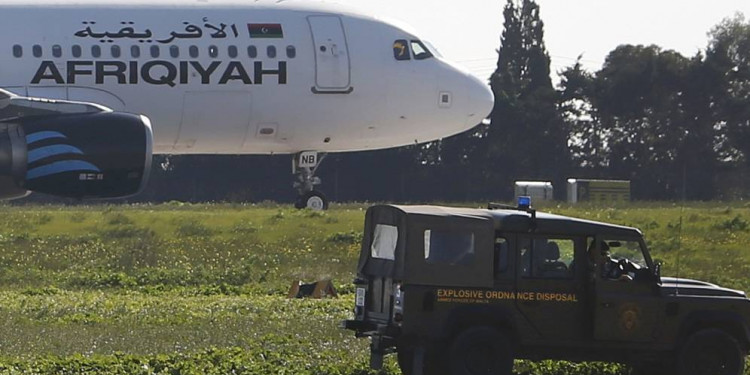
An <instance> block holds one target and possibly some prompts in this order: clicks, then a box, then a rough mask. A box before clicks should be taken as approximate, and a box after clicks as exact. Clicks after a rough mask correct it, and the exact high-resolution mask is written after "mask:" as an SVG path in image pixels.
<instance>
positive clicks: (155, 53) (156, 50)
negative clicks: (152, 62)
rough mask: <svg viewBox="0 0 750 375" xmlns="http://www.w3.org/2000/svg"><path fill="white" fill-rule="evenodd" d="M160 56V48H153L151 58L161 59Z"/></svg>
mask: <svg viewBox="0 0 750 375" xmlns="http://www.w3.org/2000/svg"><path fill="white" fill-rule="evenodd" d="M160 54H161V51H160V50H159V46H151V57H159V55H160Z"/></svg>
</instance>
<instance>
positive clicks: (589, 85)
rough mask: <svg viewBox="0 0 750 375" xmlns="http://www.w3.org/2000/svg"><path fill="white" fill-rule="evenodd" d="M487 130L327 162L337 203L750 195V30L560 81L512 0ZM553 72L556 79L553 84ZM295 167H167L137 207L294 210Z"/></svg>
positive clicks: (263, 163) (211, 161)
mask: <svg viewBox="0 0 750 375" xmlns="http://www.w3.org/2000/svg"><path fill="white" fill-rule="evenodd" d="M503 17H504V27H503V33H502V36H501V41H500V42H501V43H500V47H499V49H498V50H497V52H498V60H497V69H496V70H495V72H494V73H493V74H492V75H491V77H489V84H490V86H491V87H492V90H493V92H494V94H495V106H494V109H493V111H492V114H491V115H490V119H489V120H490V121H489V123H486V124H480V125H478V126H477V127H476V128H474V129H472V130H470V131H468V132H465V133H463V134H459V135H456V136H453V137H450V138H446V139H443V140H440V141H436V142H432V143H429V144H425V145H419V146H410V147H404V148H398V149H390V150H381V151H372V152H356V153H344V154H334V155H330V156H329V157H328V158H327V159H326V161H325V163H324V164H323V166H322V167H321V168H320V170H319V174H318V175H319V176H320V177H321V178H322V179H323V181H324V184H323V185H322V187H321V189H322V190H323V191H324V192H325V193H326V194H327V195H328V196H329V198H332V199H333V200H335V201H402V202H403V201H406V202H431V201H478V200H510V199H512V198H513V183H514V181H517V180H543V181H552V182H553V184H554V186H555V191H556V196H557V197H558V198H559V199H563V198H564V194H565V182H566V179H567V178H571V177H576V178H601V179H624V180H630V181H631V187H632V196H633V198H634V199H640V200H657V199H658V200H680V199H689V200H708V199H737V198H746V197H748V196H750V194H749V193H748V191H749V190H748V184H750V22H747V21H746V20H745V18H744V16H743V15H741V14H737V15H734V16H733V17H730V18H727V19H725V20H724V21H723V22H721V23H720V24H718V25H716V26H715V27H714V28H713V29H712V30H710V32H709V33H708V41H707V46H706V48H705V49H704V50H703V51H701V52H699V53H697V54H696V55H694V56H683V55H681V54H680V53H677V52H675V51H671V50H666V49H663V48H661V47H659V46H656V45H620V46H619V47H617V48H616V49H615V50H613V51H611V52H610V53H609V55H608V56H607V57H606V59H605V62H604V64H603V66H602V67H601V68H600V69H599V70H597V71H594V72H591V71H587V70H586V69H584V68H583V66H582V64H581V63H580V60H581V58H580V57H579V59H578V61H577V62H576V63H575V64H573V65H572V66H569V67H566V68H564V69H563V70H562V71H558V72H551V71H550V56H549V53H548V52H547V50H546V47H545V43H544V22H543V20H542V19H541V17H540V7H539V5H538V4H536V2H535V1H534V0H508V2H507V4H506V6H505V8H504V11H503ZM552 74H556V75H557V77H558V78H559V79H558V80H556V81H558V83H556V84H553V80H552V78H551V77H552ZM289 159H290V156H173V157H168V156H158V157H157V160H156V163H155V164H154V165H155V166H156V168H154V171H153V172H152V175H151V181H150V183H149V187H148V189H147V190H146V191H145V192H144V193H143V194H141V195H140V196H138V197H136V199H135V200H137V201H169V200H181V201H196V202H197V201H243V202H245V201H262V200H274V201H282V202H291V201H293V199H294V197H295V195H294V192H293V190H292V185H291V184H292V175H291V168H290V164H291V163H290V160H289Z"/></svg>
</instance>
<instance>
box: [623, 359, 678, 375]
mask: <svg viewBox="0 0 750 375" xmlns="http://www.w3.org/2000/svg"><path fill="white" fill-rule="evenodd" d="M630 368H631V370H630V374H629V375H675V374H676V370H675V365H674V361H670V360H664V361H659V362H641V363H636V364H633V365H631V366H630Z"/></svg>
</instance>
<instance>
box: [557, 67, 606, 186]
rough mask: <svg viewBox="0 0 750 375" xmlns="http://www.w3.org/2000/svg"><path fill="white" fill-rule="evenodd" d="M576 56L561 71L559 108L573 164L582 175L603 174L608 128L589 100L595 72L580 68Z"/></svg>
mask: <svg viewBox="0 0 750 375" xmlns="http://www.w3.org/2000/svg"><path fill="white" fill-rule="evenodd" d="M581 57H582V56H579V57H578V59H577V60H576V63H575V64H574V65H573V66H571V67H568V68H566V69H565V70H563V71H562V72H560V84H559V87H558V91H559V95H560V96H559V104H558V110H559V111H560V114H561V116H562V118H563V121H565V122H566V123H567V126H566V127H567V128H568V129H569V130H570V134H569V135H568V144H569V145H570V152H571V159H572V162H573V166H574V167H575V169H577V172H578V173H580V174H582V177H604V176H602V170H603V169H604V168H605V167H606V166H607V165H608V153H607V148H606V147H605V145H606V140H607V132H606V131H605V129H604V128H603V127H602V124H601V121H600V119H599V114H598V112H597V111H596V108H595V107H594V106H593V104H592V100H593V95H594V75H593V74H591V73H589V72H587V71H586V70H584V69H583V66H582V65H581Z"/></svg>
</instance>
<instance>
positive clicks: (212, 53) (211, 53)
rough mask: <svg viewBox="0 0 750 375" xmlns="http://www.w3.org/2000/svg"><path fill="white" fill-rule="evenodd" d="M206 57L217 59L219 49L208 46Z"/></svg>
mask: <svg viewBox="0 0 750 375" xmlns="http://www.w3.org/2000/svg"><path fill="white" fill-rule="evenodd" d="M208 55H209V56H211V57H218V56H219V49H218V48H216V46H210V47H208Z"/></svg>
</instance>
